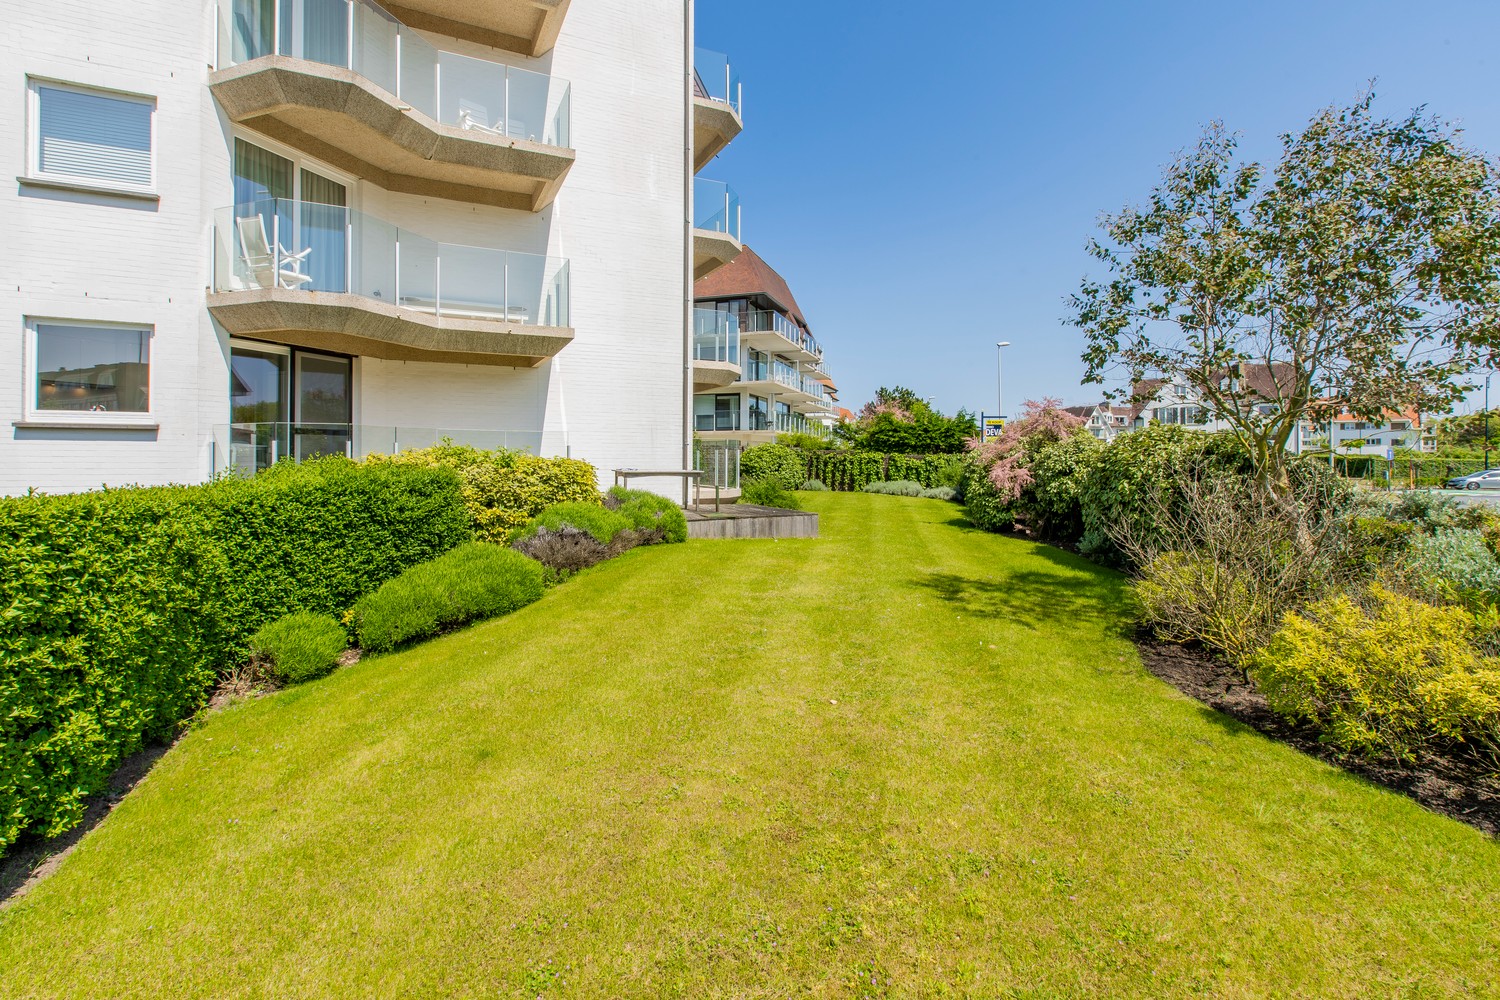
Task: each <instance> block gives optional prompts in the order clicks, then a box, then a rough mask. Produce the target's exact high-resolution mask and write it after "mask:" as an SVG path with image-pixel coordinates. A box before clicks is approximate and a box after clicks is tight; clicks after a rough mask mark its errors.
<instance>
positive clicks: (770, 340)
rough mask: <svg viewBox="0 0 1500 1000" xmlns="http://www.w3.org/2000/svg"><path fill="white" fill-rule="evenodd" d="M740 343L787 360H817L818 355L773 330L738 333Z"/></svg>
mask: <svg viewBox="0 0 1500 1000" xmlns="http://www.w3.org/2000/svg"><path fill="white" fill-rule="evenodd" d="M740 343H742V344H744V345H745V346H746V347H754V348H755V349H756V350H761V351H765V352H766V353H768V354H776V355H780V356H781V357H783V358H785V359H786V360H788V361H805V362H812V361H817V360H818V356H817V355H816V354H814V353H813V352H811V351H809V350H807V349H806V348H804V347H803V346H802V345H801V344H799V343H797V342H796V341H795V340H792V339H791V338H790V337H787V336H784V335H783V334H781V333H778V332H776V331H775V330H748V331H744V332H741V333H740Z"/></svg>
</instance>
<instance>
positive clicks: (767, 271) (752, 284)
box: [693, 244, 812, 333]
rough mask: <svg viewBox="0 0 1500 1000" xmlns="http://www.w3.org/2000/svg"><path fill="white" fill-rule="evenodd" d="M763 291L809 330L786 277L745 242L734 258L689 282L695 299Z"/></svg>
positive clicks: (757, 293) (762, 293)
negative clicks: (693, 283)
mask: <svg viewBox="0 0 1500 1000" xmlns="http://www.w3.org/2000/svg"><path fill="white" fill-rule="evenodd" d="M750 295H764V296H765V297H766V298H768V299H770V300H771V301H772V302H775V303H776V304H777V305H778V306H780V307H781V310H782V311H783V312H785V313H786V314H787V315H788V316H790V317H791V318H792V319H794V320H796V321H797V322H798V323H800V324H802V328H803V329H805V330H807V331H808V332H809V333H811V332H812V327H811V326H810V325H808V322H807V319H806V318H805V317H804V316H803V315H802V307H801V306H799V305H797V299H796V297H795V296H794V295H792V290H791V288H790V287H788V285H787V283H786V279H785V278H783V277H782V276H781V275H779V274H777V273H776V269H775V268H773V267H771V265H770V264H767V263H766V262H765V261H763V260H761V258H760V255H759V254H758V253H756V252H755V251H754V250H751V249H750V247H749V245H748V244H747V245H746V246H745V249H744V250H743V251H741V252H740V255H739V256H738V257H736V258H735V259H734V260H732V261H730V262H729V263H728V264H725V265H724V266H723V267H721V268H719V269H718V270H716V271H714V272H713V273H711V274H709V275H707V276H706V277H702V278H699V279H698V282H697V284H695V285H694V286H693V297H694V298H699V299H733V298H739V297H740V296H750Z"/></svg>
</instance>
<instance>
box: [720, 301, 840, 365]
mask: <svg viewBox="0 0 1500 1000" xmlns="http://www.w3.org/2000/svg"><path fill="white" fill-rule="evenodd" d="M740 332H741V333H774V334H777V335H778V336H780V337H782V338H783V339H785V340H789V341H791V342H792V343H793V344H796V345H797V346H798V347H800V348H802V349H803V350H804V351H806V352H807V353H809V354H814V355H817V356H818V357H819V358H821V357H822V356H823V348H822V347H821V346H819V344H818V342H817V340H816V339H815V338H814V337H813V335H812V334H810V333H808V332H807V331H806V330H804V329H802V327H800V326H798V325H797V324H796V323H795V322H793V321H792V320H790V319H788V318H787V317H785V316H783V315H782V314H781V313H779V312H772V311H770V310H768V309H761V310H756V311H754V312H749V313H744V314H742V315H741V316H740Z"/></svg>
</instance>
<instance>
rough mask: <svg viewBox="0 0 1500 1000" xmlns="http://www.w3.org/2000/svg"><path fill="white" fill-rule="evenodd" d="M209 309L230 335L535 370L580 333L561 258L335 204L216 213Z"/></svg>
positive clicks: (267, 205)
mask: <svg viewBox="0 0 1500 1000" xmlns="http://www.w3.org/2000/svg"><path fill="white" fill-rule="evenodd" d="M213 257H214V259H213V287H212V289H211V290H210V294H209V296H208V311H209V312H210V313H212V314H213V317H214V318H215V319H217V320H218V321H219V322H220V323H221V324H222V325H223V326H224V328H225V329H226V330H227V331H228V332H229V333H230V335H232V336H237V337H253V338H257V339H263V340H264V339H270V340H275V341H277V342H279V343H285V344H290V345H292V346H295V347H305V348H308V349H311V350H325V351H334V352H337V353H340V354H351V355H364V356H367V357H374V358H385V359H388V360H392V361H431V362H453V363H459V364H478V365H499V366H506V367H512V368H533V367H536V366H537V365H539V364H541V363H542V362H543V361H545V360H547V359H548V358H550V357H553V356H554V355H556V354H557V353H558V352H559V351H561V350H562V349H563V348H564V347H566V346H567V345H568V344H569V343H570V342H571V341H572V339H573V330H572V329H571V328H570V327H569V266H568V262H567V261H566V260H562V259H559V258H556V257H543V256H540V255H537V254H530V253H518V252H515V251H507V250H496V249H489V248H485V247H468V246H456V245H453V244H447V243H438V242H436V241H434V240H430V239H428V238H427V237H425V236H419V235H417V234H416V233H412V232H408V231H407V230H403V229H400V228H398V227H396V226H394V225H392V224H390V223H388V222H385V221H382V220H380V219H376V218H373V217H371V216H368V215H364V214H362V213H359V212H354V211H351V210H349V209H347V208H344V207H342V206H337V205H319V204H314V203H312V202H296V201H288V200H278V199H266V200H263V201H257V202H253V203H248V204H243V205H236V206H234V207H232V208H225V209H220V210H219V211H217V212H215V213H214V254H213Z"/></svg>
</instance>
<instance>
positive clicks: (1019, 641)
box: [0, 495, 1500, 998]
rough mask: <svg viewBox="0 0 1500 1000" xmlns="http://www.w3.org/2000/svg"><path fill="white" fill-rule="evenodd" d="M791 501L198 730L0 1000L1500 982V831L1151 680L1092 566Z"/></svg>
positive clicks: (950, 519) (98, 833) (1283, 991)
mask: <svg viewBox="0 0 1500 1000" xmlns="http://www.w3.org/2000/svg"><path fill="white" fill-rule="evenodd" d="M808 501H809V503H810V505H811V506H813V507H814V508H815V509H817V510H819V511H820V512H822V514H823V525H822V527H823V538H822V539H821V540H818V541H795V542H787V541H782V542H717V543H711V542H694V543H691V544H689V545H680V546H671V547H660V548H655V549H648V550H637V551H635V552H632V553H630V554H629V555H627V556H625V557H623V558H621V559H619V560H617V561H615V562H613V563H610V564H607V565H605V566H603V567H600V568H599V569H598V570H595V571H593V572H591V573H588V574H585V575H584V576H583V577H582V578H579V579H577V580H575V581H573V582H571V583H569V584H567V585H566V586H564V587H562V588H559V589H557V590H555V591H553V592H552V593H550V594H549V595H548V596H547V597H546V598H544V599H543V600H542V601H541V602H540V603H539V604H536V605H533V606H531V607H529V608H527V609H525V610H523V611H521V612H519V613H517V614H515V615H512V616H510V617H509V618H505V619H502V620H499V621H495V622H492V623H489V624H486V625H482V626H479V627H476V628H473V629H470V630H468V631H465V632H462V633H460V634H456V635H452V636H449V637H447V638H444V639H441V640H439V641H436V642H432V643H429V644H427V645H424V646H422V647H420V648H417V649H414V650H412V651H409V652H406V653H401V654H397V655H392V656H386V657H378V658H372V659H369V660H366V661H364V662H363V663H360V664H358V665H357V666H355V667H352V668H350V669H347V670H344V671H341V672H340V673H338V674H336V675H335V676H333V677H330V678H328V679H325V680H323V681H319V682H316V683H313V684H310V685H307V686H305V687H303V688H300V689H297V690H293V691H289V692H286V693H283V694H280V695H277V696H276V697H273V698H269V699H264V700H261V701H259V702H255V703H252V704H247V705H242V706H240V707H238V708H234V709H231V710H229V711H227V712H224V713H222V714H220V715H218V716H216V717H214V718H213V719H212V720H211V721H210V722H209V723H208V724H207V725H205V726H203V727H202V728H201V729H199V730H198V731H196V732H194V733H193V734H192V735H190V736H189V737H188V738H186V739H184V740H183V741H182V743H181V744H179V745H178V746H177V748H176V749H174V750H173V751H172V752H171V753H169V754H168V755H167V756H166V758H164V759H163V761H162V762H161V764H160V765H159V766H158V767H157V769H156V771H155V772H154V773H153V774H152V775H151V776H150V777H149V778H148V779H147V780H146V781H145V782H144V783H143V784H142V785H141V786H140V788H138V789H137V791H136V792H135V793H134V794H132V795H131V796H130V798H129V799H127V800H126V801H125V802H124V803H123V804H122V805H121V806H120V807H119V809H118V810H117V811H116V812H115V813H114V815H113V816H111V817H110V818H109V819H108V820H107V821H106V822H105V823H104V824H102V825H101V826H100V827H99V828H98V829H97V830H95V831H94V832H93V833H91V834H89V835H88V836H87V837H86V838H85V839H84V841H83V842H82V843H81V844H80V846H79V847H78V849H77V851H76V852H75V853H74V854H73V856H72V857H70V858H69V859H68V860H67V861H66V862H65V863H64V864H63V865H62V867H61V869H60V870H59V871H58V872H57V873H56V874H55V875H53V876H52V877H51V878H50V879H48V880H46V881H45V882H43V883H42V884H41V885H40V886H38V887H37V888H36V889H35V890H34V891H33V892H32V893H31V894H30V895H29V896H27V897H25V898H24V899H23V900H21V901H20V902H18V903H17V904H16V905H14V906H11V907H10V908H9V909H7V910H5V911H3V912H0V995H3V996H5V997H25V996H59V997H61V996H66V997H75V996H139V997H159V996H189V995H191V996H214V997H221V996H222V997H241V996H243V997H252V996H253V997H340V998H342V997H355V996H361V997H363V996H369V997H398V996H410V997H428V996H462V997H513V996H514V997H519V996H527V997H535V996H538V995H542V996H546V997H594V996H601V997H602V996H644V997H656V996H666V997H673V996H680V997H719V996H725V997H727V996H735V997H801V996H824V997H884V996H889V997H908V996H933V997H939V996H972V997H997V996H1049V997H1050V996H1086V995H1087V996H1143V997H1145V996H1150V997H1159V996H1173V995H1198V994H1205V995H1213V996H1237V997H1265V996H1282V997H1291V996H1308V997H1340V996H1349V997H1355V996H1359V997H1371V996H1381V997H1385V996H1413V997H1415V996H1422V997H1427V996H1477V995H1494V993H1495V992H1496V990H1497V987H1496V985H1495V984H1496V982H1497V981H1500V953H1497V948H1500V845H1497V844H1496V843H1495V842H1493V841H1490V840H1487V839H1485V838H1484V837H1483V836H1481V835H1480V834H1478V833H1476V832H1475V831H1473V830H1471V829H1469V828H1467V827H1465V826H1462V825H1460V824H1458V823H1455V822H1453V821H1450V820H1447V819H1444V818H1441V817H1439V816H1436V815H1432V814H1429V813H1427V812H1425V811H1424V810H1423V809H1422V808H1421V807H1419V806H1417V805H1416V804H1414V803H1412V802H1410V801H1408V800H1407V799H1405V798H1402V797H1400V796H1397V795H1393V794H1390V793H1387V792H1385V791H1383V790H1381V789H1378V788H1375V787H1372V786H1370V785H1367V784H1365V783H1363V782H1362V781H1360V780H1358V779H1356V778H1352V777H1349V776H1347V775H1345V774H1343V773H1341V772H1339V771H1336V770H1334V769H1332V768H1330V767H1328V766H1326V765H1324V764H1322V763H1319V762H1318V761H1316V760H1312V759H1309V758H1307V757H1304V756H1301V755H1299V754H1298V753H1296V752H1295V751H1293V750H1290V749H1287V748H1285V747H1283V746H1281V745H1279V744H1277V743H1274V742H1271V741H1269V740H1266V739H1264V738H1262V737H1261V736H1259V735H1257V734H1256V733H1254V732H1252V731H1250V730H1247V729H1245V728H1244V727H1242V726H1240V725H1238V724H1236V723H1234V722H1231V721H1229V720H1227V719H1225V718H1224V717H1221V716H1218V715H1216V714H1214V713H1212V712H1209V711H1207V710H1205V709H1203V708H1202V707H1200V706H1199V705H1198V704H1197V703H1195V702H1193V701H1190V700H1188V699H1187V698H1184V697H1182V696H1180V695H1178V694H1177V693H1176V692H1175V691H1173V690H1171V689H1170V688H1168V687H1166V686H1165V685H1163V684H1161V683H1160V682H1158V681H1157V680H1155V679H1154V678H1152V677H1151V676H1149V675H1148V674H1146V673H1145V672H1144V670H1143V669H1142V667H1141V665H1140V661H1139V659H1138V658H1137V656H1136V653H1135V650H1134V648H1133V647H1132V646H1131V644H1130V642H1129V641H1128V639H1127V638H1125V637H1124V636H1123V634H1122V628H1121V626H1122V617H1121V610H1120V609H1121V598H1122V594H1123V583H1122V582H1121V580H1120V579H1119V578H1117V577H1115V576H1112V575H1109V574H1106V573H1104V572H1102V571H1100V570H1098V569H1096V568H1094V567H1092V566H1090V565H1089V564H1087V563H1085V562H1083V561H1081V560H1078V559H1075V558H1073V557H1071V556H1069V555H1066V554H1063V553H1060V552H1058V551H1056V550H1053V549H1049V548H1046V547H1043V546H1037V545H1032V544H1028V543H1026V542H1022V541H1017V540H1014V539H1008V538H999V537H995V536H990V535H984V534H980V533H977V532H974V531H971V530H968V529H966V528H965V527H964V526H963V525H962V522H961V521H960V519H959V512H958V508H956V507H954V506H952V505H950V504H945V503H942V502H940V501H935V500H906V499H900V498H895V497H877V496H867V495H853V496H843V495H811V496H808Z"/></svg>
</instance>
